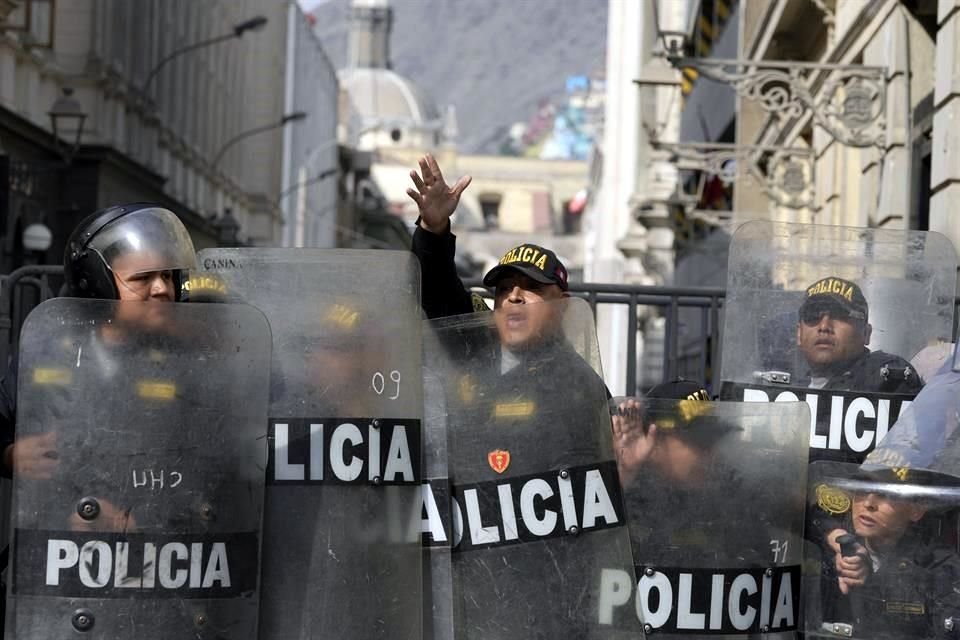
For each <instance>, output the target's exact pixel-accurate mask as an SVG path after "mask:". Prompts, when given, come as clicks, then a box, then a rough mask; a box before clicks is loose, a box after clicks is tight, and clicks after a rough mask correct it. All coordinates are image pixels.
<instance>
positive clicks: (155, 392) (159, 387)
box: [137, 380, 177, 400]
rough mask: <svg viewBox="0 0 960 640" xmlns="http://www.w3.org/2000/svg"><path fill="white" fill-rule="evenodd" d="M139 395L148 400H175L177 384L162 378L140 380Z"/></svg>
mask: <svg viewBox="0 0 960 640" xmlns="http://www.w3.org/2000/svg"><path fill="white" fill-rule="evenodd" d="M137 395H138V396H140V397H141V398H146V399H148V400H173V399H174V398H175V397H176V395H177V385H175V384H174V383H172V382H164V381H162V380H138V381H137Z"/></svg>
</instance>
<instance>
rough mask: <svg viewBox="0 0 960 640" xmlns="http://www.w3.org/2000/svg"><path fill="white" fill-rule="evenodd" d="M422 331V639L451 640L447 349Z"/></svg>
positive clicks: (427, 329) (434, 337)
mask: <svg viewBox="0 0 960 640" xmlns="http://www.w3.org/2000/svg"><path fill="white" fill-rule="evenodd" d="M426 324H427V326H426V327H425V330H424V332H423V341H424V345H423V405H424V412H423V473H424V482H423V506H422V509H421V514H420V517H421V532H420V535H421V540H422V542H423V547H424V554H423V562H424V564H423V583H424V593H423V637H424V638H431V639H432V640H452V638H453V637H454V636H453V632H454V628H453V625H454V619H453V599H452V598H451V597H450V594H451V593H452V590H453V576H452V573H451V566H450V547H451V537H450V536H452V535H453V530H452V528H451V502H450V479H449V475H448V474H449V470H448V466H447V464H448V463H447V460H448V458H447V402H446V398H445V396H444V392H445V381H444V379H443V375H444V372H445V370H446V368H447V367H446V366H445V363H446V358H447V353H446V351H445V350H444V349H443V348H441V345H440V343H439V342H438V341H437V336H436V334H435V333H434V332H433V331H431V330H430V326H429V321H428V322H427V323H426Z"/></svg>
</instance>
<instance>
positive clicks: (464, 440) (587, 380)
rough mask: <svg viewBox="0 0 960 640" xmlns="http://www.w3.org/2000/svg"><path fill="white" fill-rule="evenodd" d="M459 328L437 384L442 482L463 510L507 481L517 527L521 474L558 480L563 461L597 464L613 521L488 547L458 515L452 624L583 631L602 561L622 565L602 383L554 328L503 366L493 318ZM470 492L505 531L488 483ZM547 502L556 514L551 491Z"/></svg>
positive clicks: (496, 634) (473, 631) (625, 556)
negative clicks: (497, 458) (441, 400)
mask: <svg viewBox="0 0 960 640" xmlns="http://www.w3.org/2000/svg"><path fill="white" fill-rule="evenodd" d="M457 337H458V338H459V339H458V340H457V341H456V344H455V345H450V346H449V348H450V349H451V350H452V352H453V353H454V354H459V357H457V356H455V357H454V362H456V363H457V365H455V366H452V367H451V369H452V371H451V373H450V374H449V375H447V376H446V380H445V383H446V386H447V393H446V395H447V407H448V411H447V420H448V427H447V434H448V441H449V449H448V451H449V461H450V482H451V484H452V485H453V493H454V496H455V497H457V499H458V502H459V504H460V506H461V508H463V505H464V499H463V495H464V494H463V492H464V490H465V489H466V488H471V487H476V486H477V485H479V484H485V485H486V486H488V487H492V486H493V485H497V486H500V485H503V484H506V483H509V484H510V485H511V486H512V487H513V501H514V504H515V505H517V506H516V509H515V510H516V514H517V518H518V519H519V520H518V522H519V526H520V527H521V530H522V528H523V526H524V525H523V522H522V518H520V513H521V512H520V507H519V501H520V493H521V486H522V485H523V484H524V483H525V482H527V481H529V478H528V476H534V475H541V476H543V477H544V478H545V479H547V481H548V482H555V481H556V477H557V475H558V474H559V473H561V472H562V471H563V470H564V469H574V468H577V467H582V466H590V467H599V466H603V467H604V468H605V473H606V477H605V479H606V480H608V482H606V483H605V484H606V485H607V486H608V489H609V492H610V493H611V495H610V499H611V500H612V501H613V502H614V503H615V504H617V505H618V506H617V509H618V510H619V512H620V514H621V515H620V519H621V522H620V523H619V526H614V527H611V528H609V529H603V530H595V531H594V530H591V531H586V532H582V533H579V534H576V533H571V534H564V533H560V534H559V535H556V536H553V537H543V538H537V539H528V540H526V541H522V542H521V541H514V542H512V543H510V544H504V545H495V546H491V547H487V548H476V547H473V548H470V545H469V544H468V543H469V542H470V541H471V537H470V532H469V524H468V523H467V522H465V523H464V529H465V531H464V542H461V544H460V546H459V547H458V548H456V549H454V552H453V555H452V560H453V568H454V571H453V583H454V611H455V613H454V615H455V624H456V628H457V629H459V630H460V633H461V634H462V636H463V637H465V638H484V639H485V640H486V639H490V640H495V639H497V638H503V639H512V638H516V637H525V638H544V639H546V638H557V637H565V638H574V639H576V638H585V637H590V636H592V634H593V633H594V631H593V630H592V629H591V627H592V626H593V624H594V623H592V622H591V621H593V620H595V618H596V616H597V609H596V607H597V602H596V600H595V595H596V593H595V592H596V590H597V586H598V585H599V571H600V568H601V567H624V568H625V567H629V566H630V562H629V548H628V545H627V535H626V530H625V528H624V527H623V526H622V524H623V517H622V507H620V506H619V504H620V498H619V490H618V485H617V479H616V466H615V463H614V462H613V456H612V446H611V434H610V422H609V412H608V410H607V406H606V389H605V387H604V385H603V381H602V380H601V379H600V377H599V376H598V375H597V374H596V372H595V371H594V370H593V369H592V368H590V366H589V365H588V364H587V363H586V362H585V361H584V360H583V359H582V358H581V357H580V356H579V355H578V354H577V353H576V351H575V350H574V349H573V347H572V346H571V345H570V344H569V343H568V342H567V341H566V340H565V339H563V338H562V337H558V338H557V339H555V340H552V341H549V342H548V343H546V344H544V345H541V346H540V347H539V348H536V349H533V350H530V351H527V352H525V353H522V354H517V357H518V360H519V362H518V363H517V364H515V365H514V366H513V368H512V369H510V370H509V371H506V372H502V370H501V366H502V365H501V361H502V351H501V347H500V344H499V340H498V339H497V338H496V336H495V333H494V330H493V329H492V328H489V327H484V326H480V327H477V328H476V330H475V331H474V332H473V335H472V336H466V335H463V334H459V335H458V336H457ZM498 451H499V452H505V453H506V454H508V455H509V463H508V464H507V466H506V468H505V469H504V468H501V469H500V470H499V472H498V470H497V469H496V468H495V467H494V464H492V463H491V460H490V454H491V453H493V452H498ZM573 477H574V487H575V489H574V491H575V493H576V494H579V495H582V493H583V488H582V485H578V483H577V481H576V478H577V476H576V475H574V476H573ZM478 495H479V510H480V513H481V514H482V520H483V525H484V526H494V527H500V528H501V529H500V530H501V535H505V534H504V533H503V529H502V523H501V522H500V520H501V518H500V514H501V505H500V504H499V499H498V497H497V495H498V494H497V493H496V491H493V490H481V491H480V492H479V493H478ZM577 502H578V504H580V500H579V497H578V499H577ZM543 507H544V508H545V509H550V510H551V511H553V512H554V513H556V514H558V517H559V518H562V517H563V516H562V515H561V514H562V506H561V504H560V503H559V496H558V495H557V494H556V493H555V494H554V495H553V497H552V498H549V499H547V500H546V501H545V502H544V504H543ZM578 511H579V508H578ZM521 535H522V534H521ZM624 560H625V561H626V562H623V561H624Z"/></svg>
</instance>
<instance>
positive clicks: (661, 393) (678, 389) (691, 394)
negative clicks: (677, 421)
mask: <svg viewBox="0 0 960 640" xmlns="http://www.w3.org/2000/svg"><path fill="white" fill-rule="evenodd" d="M647 397H648V398H663V399H667V400H709V399H710V394H709V393H707V390H706V389H704V388H703V385H701V384H697V383H696V382H694V381H692V380H684V379H683V378H677V379H676V380H671V381H670V382H661V383H660V384H657V385H654V386H653V387H651V388H650V390H649V391H647Z"/></svg>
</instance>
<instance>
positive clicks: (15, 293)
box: [0, 265, 63, 375]
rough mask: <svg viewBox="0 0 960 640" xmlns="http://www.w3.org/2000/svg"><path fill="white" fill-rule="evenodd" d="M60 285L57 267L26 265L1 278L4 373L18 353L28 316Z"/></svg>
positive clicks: (1, 363) (0, 338) (0, 331)
mask: <svg viewBox="0 0 960 640" xmlns="http://www.w3.org/2000/svg"><path fill="white" fill-rule="evenodd" d="M62 283H63V267H61V266H60V265H28V266H25V267H20V268H19V269H16V270H14V271H12V272H11V273H10V274H9V275H4V276H0V367H2V368H3V369H4V370H5V368H6V363H7V362H8V361H9V359H10V356H11V355H14V354H16V353H17V344H18V343H19V341H20V328H21V327H22V326H23V321H24V320H25V319H26V317H27V314H28V313H30V311H31V310H32V309H33V308H34V307H35V306H37V305H38V304H40V303H41V302H43V301H44V300H48V299H50V298H52V297H54V296H55V295H57V293H58V292H59V291H60V286H61V285H62ZM0 375H2V373H0Z"/></svg>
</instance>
